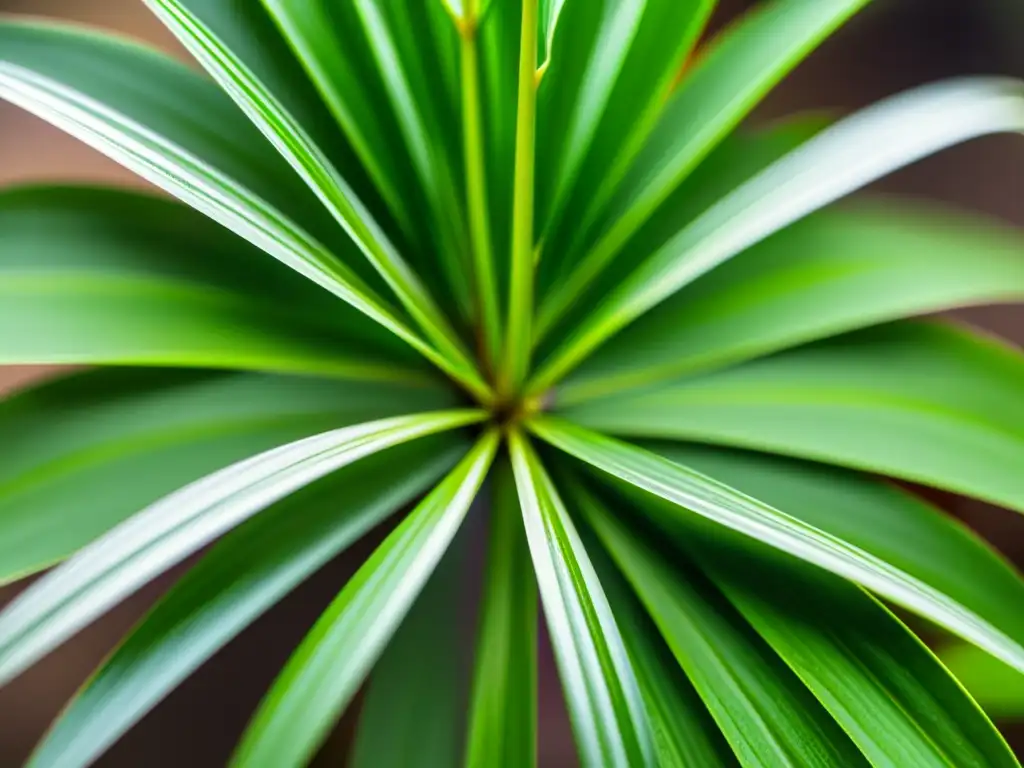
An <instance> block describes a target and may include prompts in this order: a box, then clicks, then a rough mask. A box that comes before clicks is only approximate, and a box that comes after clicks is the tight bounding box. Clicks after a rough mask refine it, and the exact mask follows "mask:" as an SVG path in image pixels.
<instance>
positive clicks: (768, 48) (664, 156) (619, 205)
mask: <svg viewBox="0 0 1024 768" xmlns="http://www.w3.org/2000/svg"><path fill="white" fill-rule="evenodd" d="M867 2H868V0H817V2H807V0H769V2H766V3H763V4H761V5H760V6H759V7H758V8H757V9H756V10H755V11H752V12H750V13H748V14H747V15H746V16H745V17H742V18H741V19H740V20H739V21H738V22H737V23H735V24H734V25H733V26H732V27H731V28H730V29H729V30H727V31H726V32H725V33H724V34H723V35H722V36H721V37H720V38H719V39H718V40H717V41H716V42H715V43H714V44H713V45H712V47H711V50H710V51H708V52H707V53H706V54H703V55H702V56H701V59H700V61H699V63H698V64H697V65H696V66H695V68H694V69H693V70H692V71H691V72H689V73H688V74H687V75H686V77H685V79H684V80H683V83H682V85H681V86H680V88H679V90H678V91H677V92H676V94H675V95H674V96H673V97H672V98H671V99H670V100H669V101H668V104H667V105H665V107H664V109H663V111H662V113H661V117H660V119H659V120H658V122H657V125H656V126H655V127H654V130H653V132H652V133H651V135H650V137H649V138H648V139H647V140H646V142H645V143H644V145H643V148H642V150H641V151H640V153H639V155H638V156H637V158H636V160H635V162H633V163H632V165H631V167H629V171H628V173H627V174H626V176H625V177H624V178H621V179H620V178H616V177H615V176H613V177H612V179H613V180H614V181H615V182H616V184H615V186H611V184H609V185H606V187H605V188H604V189H600V188H599V189H598V191H597V193H596V194H594V195H593V198H592V203H591V206H590V208H589V211H588V213H587V214H585V216H584V217H583V218H581V219H579V220H577V221H576V222H574V225H575V237H574V239H573V241H572V244H571V245H569V246H568V247H567V248H565V249H564V252H565V253H566V255H567V257H569V256H570V255H571V256H572V257H575V258H567V260H566V261H565V264H566V267H573V269H572V272H571V274H570V275H569V276H568V277H566V278H565V279H564V280H560V281H559V282H558V284H557V285H558V289H557V291H556V293H555V294H553V295H552V296H550V297H549V298H550V302H549V304H550V306H549V307H547V308H546V309H547V311H548V312H550V313H551V315H552V317H550V318H549V320H550V321H551V323H550V324H553V322H554V320H556V319H557V317H558V316H559V315H560V314H561V313H562V312H563V311H564V310H565V309H566V308H567V307H568V306H569V304H571V300H572V296H573V295H574V294H575V293H576V292H577V290H578V288H579V287H580V286H585V285H587V284H588V283H589V282H590V281H591V280H593V278H594V277H595V276H596V275H597V274H599V273H600V272H601V270H602V269H603V268H604V266H605V265H606V264H607V263H608V262H609V261H611V259H613V258H614V257H615V256H616V255H617V254H618V252H619V251H620V250H621V249H622V248H623V246H625V245H626V243H627V242H628V241H629V240H630V239H631V238H632V237H633V235H634V234H636V232H637V231H638V230H639V229H640V227H641V226H642V225H643V223H644V222H645V221H646V220H647V219H648V218H649V217H650V216H651V215H652V214H653V213H654V212H655V211H656V210H657V209H658V207H659V206H661V204H662V203H664V202H665V201H666V200H667V199H668V198H669V196H670V195H671V194H672V192H673V191H674V190H675V189H676V188H677V187H678V186H679V185H680V184H681V183H682V182H683V180H685V179H686V178H687V177H688V176H689V175H690V174H691V173H692V172H693V170H694V169H695V168H697V166H698V165H700V164H701V163H702V162H703V160H704V159H705V158H706V157H707V156H708V154H709V153H710V152H711V151H712V150H713V149H714V148H715V146H716V145H717V144H718V143H719V142H721V141H722V139H723V138H725V136H727V135H728V134H729V133H730V132H731V131H732V130H733V129H735V128H736V126H737V125H739V124H740V122H741V121H742V120H743V118H745V117H746V116H747V115H748V114H749V113H750V111H751V110H752V109H753V108H754V107H755V106H756V105H757V104H758V103H759V102H760V101H761V99H762V98H764V96H765V95H767V93H768V92H769V91H770V90H771V89H772V88H774V87H775V86H776V85H777V84H778V83H779V82H780V81H781V80H782V79H783V78H784V77H785V76H786V75H787V74H788V73H789V72H790V71H791V70H792V69H793V68H794V67H795V66H796V65H797V64H799V63H800V62H801V61H802V60H803V59H804V58H806V56H807V55H808V54H809V53H810V52H811V51H813V50H814V49H815V48H817V47H818V45H819V44H820V43H821V42H822V41H823V40H825V39H826V38H827V37H828V36H829V35H831V34H832V33H833V32H834V31H835V30H836V29H838V28H839V27H840V26H842V24H843V23H845V22H846V21H847V20H848V19H849V18H850V17H851V16H853V14H855V13H856V12H857V11H859V10H860V9H861V8H862V7H863V6H865V5H866V4H867ZM677 4H678V5H683V3H677ZM600 221H605V222H607V225H606V226H605V227H604V228H603V230H602V229H601V228H599V227H598V226H597V225H598V224H599V223H600ZM584 237H586V238H587V239H586V240H584V239H583V238H584ZM595 241H596V242H595ZM584 247H586V248H589V250H588V251H587V252H586V253H584V255H583V257H582V258H579V254H580V251H581V249H582V248H584ZM556 258H557V254H556ZM548 324H549V323H548V322H547V321H545V323H544V325H545V326H546V325H548Z"/></svg>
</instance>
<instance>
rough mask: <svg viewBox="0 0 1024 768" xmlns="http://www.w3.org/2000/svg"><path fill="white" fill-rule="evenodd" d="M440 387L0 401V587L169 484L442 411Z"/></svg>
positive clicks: (229, 380)
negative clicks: (279, 448) (290, 447)
mask: <svg viewBox="0 0 1024 768" xmlns="http://www.w3.org/2000/svg"><path fill="white" fill-rule="evenodd" d="M454 404H455V398H454V397H453V396H452V395H451V394H450V393H448V392H446V391H445V390H443V389H440V388H438V389H433V388H428V387H413V386H406V385H397V384H387V383H381V382H374V383H362V382H339V381H325V380H316V379H302V378H294V377H285V376H268V375H260V374H238V373H211V372H206V371H203V372H199V371H180V370H163V369H156V370H118V369H114V370H103V371H96V372H91V373H84V374H75V375H72V376H68V377H66V378H63V379H59V380H57V381H55V382H51V383H47V384H43V385H41V386H39V387H36V388H34V389H29V390H27V391H24V392H22V393H20V394H18V395H16V396H14V397H12V398H10V399H9V400H7V401H5V402H3V403H0V435H2V439H0V583H6V582H8V581H12V580H14V579H17V578H20V577H22V576H26V575H28V574H30V573H32V572H34V571H38V570H41V569H43V568H46V567H48V566H50V565H53V564H54V563H55V562H58V561H59V560H61V559H63V558H64V557H66V556H68V555H69V554H71V553H72V552H74V551H75V550H77V549H79V548H80V547H82V546H84V545H85V544H87V543H88V542H90V541H91V540H92V539H94V538H96V537H97V536H99V535H100V534H101V533H103V532H104V531H106V530H108V529H110V528H111V527H113V526H114V525H116V524H118V523H120V522H121V521H122V520H124V519H125V518H127V517H128V516H129V515H131V514H133V513H135V512H137V511H138V510H139V509H141V508H143V507H145V506H146V505H147V504H150V503H152V502H154V501H156V500H157V499H158V498H160V497H161V496H163V495H165V494H168V493H170V492H171V491H173V490H175V489H176V488H178V487H180V486H181V485H184V484H187V483H189V482H192V481H193V480H196V479H197V478H199V477H202V476H203V475H206V474H208V473H210V472H213V471H215V470H217V469H220V468H221V467H223V466H226V465H227V464H230V463H231V462H234V461H238V460H240V459H243V458H245V457H246V456H251V455H253V454H254V453H258V452H260V451H265V450H267V449H269V448H272V447H274V446H275V445H281V444H282V443H286V442H289V441H291V440H296V439H298V438H301V437H306V436H308V435H311V434H315V433H317V432H322V431H324V430H327V429H331V428H335V427H339V426H344V425H346V424H353V423H359V422H362V421H366V420H369V419H379V418H383V417H386V416H394V415H395V414H400V413H409V412H416V411H422V410H429V409H433V408H445V407H452V406H453V405H454Z"/></svg>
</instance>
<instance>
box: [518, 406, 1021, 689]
mask: <svg viewBox="0 0 1024 768" xmlns="http://www.w3.org/2000/svg"><path fill="white" fill-rule="evenodd" d="M530 428H531V429H532V430H533V431H534V432H536V433H537V434H538V435H539V436H540V437H542V438H543V439H544V440H546V441H548V442H550V443H551V444H552V445H554V446H555V447H557V448H560V449H561V450H563V451H566V452H567V453H569V454H571V455H573V456H575V457H576V458H578V459H580V460H581V461H583V462H585V463H587V464H590V465H592V466H594V467H596V468H598V469H600V470H601V471H602V472H605V473H607V474H610V475H611V476H613V477H616V478H618V479H619V480H622V481H624V482H625V483H626V484H627V485H631V486H635V487H636V488H639V489H642V490H643V491H646V492H647V493H648V494H650V495H651V496H653V497H659V498H660V499H662V500H664V501H663V502H662V503H648V504H645V507H644V509H645V511H646V510H648V509H650V510H652V511H653V512H654V513H656V520H657V521H658V522H659V523H661V524H663V525H667V526H675V525H678V522H677V521H678V520H683V521H692V520H694V519H695V517H696V518H697V519H699V518H704V519H706V520H708V521H710V522H711V523H716V524H719V525H722V526H725V527H726V528H728V529H732V530H734V531H737V532H739V533H741V534H743V535H745V536H748V537H750V538H752V539H756V540H758V541H761V542H763V543H764V544H766V545H768V546H771V547H774V548H775V549H779V550H782V551H783V552H787V553H789V554H791V555H793V556H795V557H797V558H799V559H801V560H805V561H807V562H809V563H812V564H814V565H817V566H819V567H821V568H824V569H825V570H828V571H832V572H833V573H835V574H838V575H840V576H843V577H844V578H847V579H850V580H851V581H855V582H857V583H858V584H861V585H863V586H865V587H867V588H868V589H871V590H873V591H874V592H877V593H878V594H879V595H882V596H884V597H885V598H887V599H889V600H891V601H893V602H894V603H897V604H898V605H901V606H904V607H905V608H908V609H909V610H912V611H914V612H915V613H918V614H920V615H922V616H925V617H927V618H928V619H930V620H931V621H934V622H935V623H937V624H939V625H941V626H943V627H945V628H947V629H949V630H950V631H951V632H955V633H956V634H958V635H960V636H962V637H964V638H967V639H969V640H971V641H972V642H974V643H976V644H978V645H980V646H982V647H984V648H986V649H988V650H989V651H991V652H992V653H994V654H995V655H997V656H999V657H1000V658H1002V659H1003V660H1005V661H1006V662H1008V663H1010V664H1013V665H1015V666H1016V667H1017V668H1018V669H1021V670H1024V642H1022V639H1024V632H1022V631H1021V626H1020V622H1019V620H1018V618H1017V616H1016V615H1015V612H1014V611H1013V610H1009V611H1008V610H1007V607H1006V606H1007V605H1009V604H1013V603H1012V602H1011V603H1007V602H1005V600H1004V599H1003V597H1001V598H1000V603H999V605H998V607H997V609H996V610H998V612H999V614H998V616H991V615H986V614H987V613H988V611H987V610H986V609H987V608H988V607H989V606H990V605H991V598H988V597H984V596H982V597H980V598H979V597H978V595H977V590H974V589H971V592H972V593H973V594H970V595H968V596H967V597H964V594H965V593H964V590H963V589H957V590H956V591H955V592H953V594H949V593H947V592H946V591H944V587H947V586H948V584H949V579H948V578H946V579H934V578H933V577H931V578H930V577H929V576H928V575H926V574H924V573H921V572H922V571H923V570H924V569H921V568H919V567H916V566H915V565H914V563H913V561H912V560H911V561H910V566H909V567H908V566H907V565H905V564H906V563H907V562H908V560H909V558H907V557H906V555H904V556H903V557H901V556H900V551H899V550H897V555H896V556H894V557H891V558H890V557H889V552H890V551H891V548H892V545H890V546H889V547H888V548H886V549H882V548H881V547H879V548H877V549H876V548H875V547H874V546H871V542H872V541H877V539H876V538H875V537H874V536H871V535H870V532H868V533H865V532H864V531H863V530H861V531H860V536H859V537H858V538H859V539H860V541H857V540H850V539H853V538H854V537H852V536H851V537H850V539H848V538H846V537H845V534H847V532H848V531H849V529H851V528H852V529H854V530H855V531H856V530H859V529H861V528H862V526H859V525H858V526H854V525H849V524H847V525H846V526H845V528H844V527H843V526H842V525H841V524H838V523H835V522H833V523H832V524H830V525H829V526H828V527H827V528H825V527H819V526H818V525H816V524H815V523H818V522H819V520H820V518H821V514H822V513H821V511H818V512H817V517H818V518H819V519H815V516H813V512H812V515H808V518H809V520H810V521H812V522H809V521H808V520H805V519H802V518H801V517H799V516H798V515H800V514H801V512H802V511H805V510H807V509H808V508H809V507H808V506H807V504H806V501H804V500H798V501H797V502H794V503H793V504H792V505H791V511H790V510H789V509H786V510H781V509H779V508H777V507H776V506H773V505H771V504H769V503H766V502H764V501H761V500H760V499H757V498H753V497H751V496H748V495H746V494H745V493H743V492H742V491H741V490H737V489H735V488H734V487H732V486H731V485H726V484H724V483H723V482H721V481H719V480H717V479H713V478H712V477H709V476H707V475H704V474H701V473H700V472H698V471H696V470H694V469H691V468H690V467H688V466H684V465H682V464H677V463H675V462H673V461H669V460H668V459H665V458H663V457H661V456H659V455H657V454H654V453H652V452H650V451H647V450H644V449H642V448H639V447H636V446H632V445H629V444H627V443H622V442H619V441H617V440H613V439H612V438H609V437H605V436H603V435H599V434H597V433H594V432H590V431H588V430H585V429H582V428H580V427H577V426H574V425H571V424H569V423H568V422H563V421H560V420H556V419H551V418H543V419H535V420H533V421H531V422H530ZM812 488H813V486H812ZM820 493H821V491H820V490H819V494H820ZM645 498H649V497H645ZM782 500H783V499H781V498H780V501H782ZM910 514H914V511H913V510H911V512H910ZM917 515H918V517H921V511H920V510H917ZM931 523H932V524H931V527H932V528H933V529H934V530H932V531H931V532H930V533H931V535H932V537H933V540H938V541H940V543H941V544H942V545H943V547H944V548H945V549H946V551H947V552H952V553H953V554H954V556H955V557H956V559H957V560H964V561H966V562H977V563H980V564H981V565H982V567H984V568H985V576H986V581H989V580H991V582H992V583H993V584H994V585H997V586H998V587H999V588H1000V589H1002V590H1005V592H1003V593H1002V595H1012V596H1014V597H1015V598H1016V596H1017V595H1019V593H1020V590H1021V588H1022V585H1021V583H1020V578H1019V577H1018V576H1016V574H1014V573H1013V572H1012V571H1008V569H1007V568H1006V566H1005V565H1003V564H1001V563H1000V562H999V561H998V559H994V558H993V557H992V555H991V553H988V556H987V557H986V556H985V554H986V553H984V551H983V550H979V547H978V544H977V542H976V541H972V540H971V539H970V538H969V537H967V538H964V537H963V536H962V535H961V536H960V537H956V536H955V532H952V533H951V532H950V531H949V530H947V531H946V535H945V536H944V537H943V538H945V539H946V540H945V541H942V540H941V539H940V538H939V537H940V536H943V534H942V529H941V527H938V526H936V525H935V523H934V521H931ZM927 526H928V521H927V518H925V522H924V524H923V525H920V526H919V527H920V528H921V529H922V530H923V531H924V532H929V531H928V527H927ZM833 531H834V532H833ZM875 535H876V536H877V534H875ZM957 538H959V541H958V540H957ZM861 541H864V542H865V543H864V544H863V545H862V544H861ZM932 546H934V544H933V545H932ZM941 566H946V567H948V563H938V564H935V565H933V566H932V567H931V568H930V569H929V570H930V571H932V572H934V569H935V567H941ZM1016 599H1017V601H1019V598H1016Z"/></svg>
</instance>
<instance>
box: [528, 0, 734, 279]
mask: <svg viewBox="0 0 1024 768" xmlns="http://www.w3.org/2000/svg"><path fill="white" fill-rule="evenodd" d="M714 5H715V3H714V0H631V1H630V2H621V3H570V4H569V6H568V7H567V8H566V16H565V20H564V22H563V25H562V27H561V29H562V35H561V38H560V40H559V47H560V50H559V52H558V53H556V55H555V62H554V64H553V65H552V67H551V70H550V72H548V73H547V74H546V75H545V76H544V80H543V81H542V82H541V89H540V104H539V105H538V120H539V128H538V131H539V135H540V137H541V143H540V147H539V157H540V171H541V178H540V179H539V180H538V195H539V197H540V210H541V211H542V212H544V213H543V214H542V215H541V218H540V221H541V222H542V223H543V224H544V227H543V229H544V232H545V233H546V234H545V235H544V237H543V238H542V239H543V240H544V248H543V253H542V258H541V262H540V274H539V276H538V280H539V282H540V285H541V287H542V288H544V289H547V288H550V286H551V284H552V283H556V284H557V283H558V282H560V279H561V278H564V277H565V271H566V270H567V269H568V267H570V266H571V265H572V264H574V262H575V261H576V259H575V258H574V257H575V254H574V253H573V252H572V251H571V250H570V249H571V248H573V247H575V246H576V245H577V243H578V239H579V237H580V236H581V233H584V232H585V231H586V229H587V227H588V226H589V223H592V222H593V221H594V218H595V216H596V215H597V214H598V212H599V211H601V210H602V209H603V207H604V206H605V204H606V203H607V202H608V198H609V196H610V195H611V193H612V192H614V190H615V189H616V187H617V186H618V185H619V184H620V183H621V182H622V178H623V175H624V174H625V173H626V171H627V170H628V169H629V167H630V165H631V163H632V161H633V160H634V158H635V157H636V155H637V152H638V151H639V150H640V148H641V147H642V146H643V143H644V141H645V140H646V139H647V137H648V136H649V134H650V132H651V130H652V129H653V128H654V125H655V124H656V123H657V120H658V118H659V116H660V115H661V113H662V111H663V110H664V108H665V103H666V101H667V99H668V97H669V93H670V91H671V89H672V86H673V84H674V82H675V79H676V77H677V75H678V73H679V70H680V67H681V66H682V65H683V62H684V60H685V59H686V57H687V56H688V55H689V54H690V52H691V51H692V49H693V46H694V45H695V44H696V42H697V37H698V36H699V35H700V33H701V31H702V30H703V29H704V27H705V25H706V24H707V22H708V18H709V16H710V15H711V11H712V9H713V6H714Z"/></svg>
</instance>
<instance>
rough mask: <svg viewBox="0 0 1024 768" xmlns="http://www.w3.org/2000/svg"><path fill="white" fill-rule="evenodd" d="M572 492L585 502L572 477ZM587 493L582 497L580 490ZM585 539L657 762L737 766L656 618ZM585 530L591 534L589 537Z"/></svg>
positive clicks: (677, 766) (673, 767)
mask: <svg viewBox="0 0 1024 768" xmlns="http://www.w3.org/2000/svg"><path fill="white" fill-rule="evenodd" d="M568 492H569V494H570V495H571V496H572V497H573V499H574V501H575V502H576V503H586V502H587V499H586V497H585V494H586V491H581V489H580V486H579V483H577V482H572V483H570V484H569V487H568ZM581 493H582V494H584V498H583V499H582V501H581V499H580V494H581ZM583 534H584V536H585V538H584V542H585V543H586V545H587V551H588V552H589V553H590V554H591V559H592V562H593V564H594V568H595V570H596V571H597V575H598V577H599V578H600V580H601V586H602V587H603V588H604V590H605V593H606V594H607V595H608V601H609V603H610V604H611V607H612V612H613V613H614V614H615V621H616V623H617V625H618V627H619V631H620V632H621V633H622V641H623V643H625V645H626V650H627V651H628V652H629V659H630V662H631V663H632V665H633V672H634V673H635V674H636V681H637V685H638V686H639V687H640V695H641V696H642V697H643V700H644V707H645V708H646V709H647V716H648V718H649V719H650V721H651V731H652V734H653V736H654V753H655V756H656V757H657V761H656V764H657V765H659V766H663V768H688V766H697V765H708V766H711V765H714V766H735V765H737V764H738V763H737V762H736V756H735V755H734V754H733V752H732V750H731V749H730V748H729V745H728V743H727V742H726V741H725V739H724V738H723V736H722V732H721V731H720V730H719V729H718V726H717V725H716V724H715V721H714V719H713V718H712V717H711V714H710V713H709V712H708V710H707V707H705V706H704V702H703V701H701V698H700V696H699V695H698V694H697V691H696V690H695V689H694V687H693V684H692V683H691V682H690V681H689V679H688V678H687V677H686V675H685V673H684V672H683V671H682V669H680V667H679V663H678V662H677V661H676V660H675V657H674V656H673V655H672V653H671V651H670V649H669V648H668V647H667V646H666V645H665V642H664V640H663V639H662V637H661V634H660V632H659V631H658V628H657V626H656V625H655V624H654V623H653V622H652V621H651V618H650V616H648V614H647V611H646V610H645V609H644V606H643V605H642V604H641V603H640V602H639V600H638V599H637V598H636V596H635V595H634V594H633V590H632V589H631V588H630V586H629V584H628V583H627V582H626V580H625V579H624V578H623V576H622V574H621V573H620V572H619V571H618V569H617V568H616V567H615V564H614V563H613V562H612V560H611V558H610V557H609V556H608V554H607V553H605V552H604V551H603V550H602V548H601V546H600V543H599V542H597V543H595V544H593V545H591V541H594V540H595V539H596V537H595V536H593V534H591V532H590V531H589V530H585V531H583ZM586 534H590V535H589V536H587V535H586Z"/></svg>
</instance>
